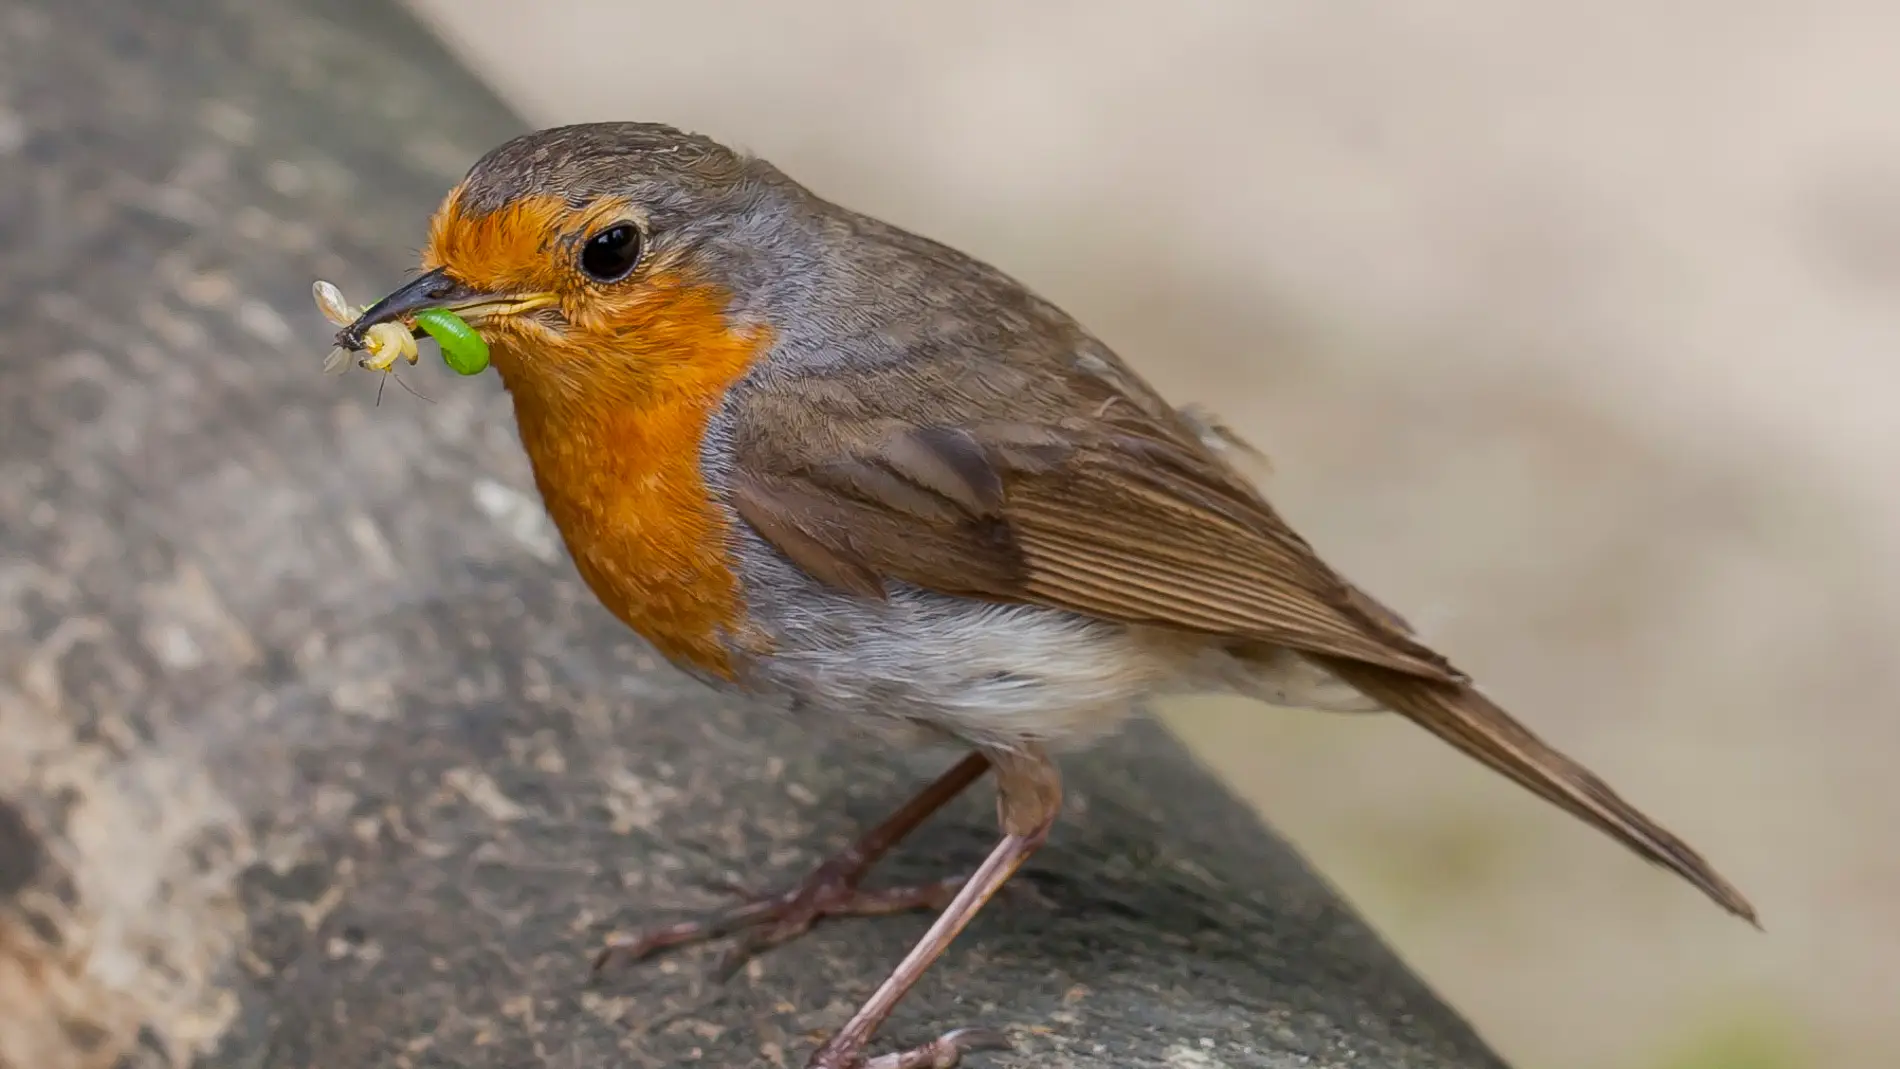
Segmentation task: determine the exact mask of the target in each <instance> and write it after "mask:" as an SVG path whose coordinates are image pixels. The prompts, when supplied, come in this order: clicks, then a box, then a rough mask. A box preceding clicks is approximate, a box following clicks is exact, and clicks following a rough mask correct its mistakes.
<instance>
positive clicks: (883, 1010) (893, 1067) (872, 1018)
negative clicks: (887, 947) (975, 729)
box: [806, 748, 1062, 1069]
mask: <svg viewBox="0 0 1900 1069" xmlns="http://www.w3.org/2000/svg"><path fill="white" fill-rule="evenodd" d="M990 760H991V763H992V764H993V765H994V766H995V768H996V793H997V799H996V809H997V817H998V819H999V821H1000V822H1001V824H1002V826H1003V840H1002V841H1001V842H999V843H997V844H996V849H994V850H992V851H990V856H989V857H988V858H987V859H985V860H984V862H983V864H982V866H981V867H979V868H978V869H977V870H976V872H975V873H973V874H972V875H971V876H970V878H969V879H968V880H967V881H965V882H964V884H963V888H962V890H960V891H958V892H957V896H956V898H955V899H954V900H952V901H951V903H950V905H949V906H947V907H945V909H944V911H943V913H942V915H941V916H939V917H938V918H937V922H936V923H935V924H932V925H931V926H930V930H929V931H928V932H925V933H924V937H923V938H922V939H921V940H919V941H918V943H917V945H916V946H914V947H912V948H911V951H910V953H909V954H907V955H905V956H904V960H903V961H901V962H899V963H898V965H897V968H895V969H893V970H891V974H890V976H889V977H887V978H886V979H885V981H884V982H883V983H882V984H879V985H878V988H877V990H876V991H873V992H872V993H871V997H870V998H869V999H867V1000H866V1001H865V1003H864V1005H863V1006H861V1007H859V1009H858V1012H857V1013H855V1014H852V1016H851V1019H850V1020H849V1021H846V1022H845V1024H844V1027H843V1028H840V1029H838V1031H837V1033H836V1034H834V1035H833V1036H832V1037H831V1038H830V1039H829V1040H827V1041H826V1042H825V1045H824V1046H822V1047H820V1048H818V1051H817V1053H815V1054H813V1055H812V1057H811V1061H809V1062H807V1063H806V1066H807V1069H952V1067H954V1066H955V1065H956V1064H957V1062H958V1061H959V1060H961V1058H962V1056H963V1054H964V1052H966V1051H972V1050H1000V1049H1004V1048H1007V1047H1008V1046H1009V1042H1008V1041H1007V1040H1005V1039H1004V1038H1003V1037H1002V1035H1000V1034H999V1033H996V1032H992V1031H989V1030H987V1029H976V1028H964V1029H959V1030H957V1031H955V1032H950V1033H947V1034H945V1035H944V1036H943V1037H942V1038H940V1039H938V1040H936V1041H935V1042H933V1043H928V1044H925V1045H924V1046H921V1047H916V1048H913V1049H911V1050H907V1051H901V1052H898V1053H895V1054H884V1055H880V1056H878V1057H876V1058H868V1059H867V1058H866V1057H865V1056H864V1048H865V1045H866V1044H867V1043H868V1042H869V1041H870V1039H871V1035H872V1034H873V1033H874V1032H876V1031H877V1029H878V1026H879V1025H881V1024H883V1023H884V1019H885V1018H887V1017H889V1016H890V1015H891V1011H892V1010H893V1009H895V1008H896V1007H897V1004H898V1003H899V1002H900V1001H902V1000H903V998H904V996H905V995H906V994H908V993H909V992H910V989H911V988H912V987H914V986H916V984H917V981H918V980H919V979H920V978H922V976H923V975H924V971H925V970H926V969H928V968H930V966H931V963H933V962H935V961H936V960H937V958H938V957H940V956H942V954H943V952H944V950H945V948H947V947H948V946H949V945H950V941H951V940H953V939H955V938H956V937H957V934H958V933H959V932H961V931H963V929H964V928H965V927H966V926H967V925H968V924H969V923H970V921H971V920H973V919H975V917H976V914H977V911H979V910H981V909H982V908H983V904H984V903H986V902H988V901H989V900H990V898H991V897H993V896H994V895H995V894H996V892H997V891H998V890H1001V889H1002V886H1003V884H1005V883H1007V882H1008V881H1009V878H1010V877H1011V876H1013V875H1015V874H1016V870H1017V869H1019V868H1021V867H1022V865H1023V862H1025V861H1027V860H1028V859H1029V855H1031V854H1033V853H1035V852H1036V850H1037V849H1038V848H1039V847H1041V846H1042V844H1043V842H1044V841H1045V840H1047V839H1048V837H1049V829H1050V827H1051V826H1052V825H1054V824H1055V821H1056V814H1057V813H1058V812H1060V810H1061V808H1062V778H1061V775H1060V774H1059V773H1058V772H1057V771H1056V766H1055V764H1054V763H1053V762H1051V761H1050V760H1049V758H1048V757H1047V756H1046V755H1044V754H1043V753H1042V752H1041V751H1040V750H1037V749H1034V748H1028V749H1024V750H1018V751H1014V752H1007V753H1004V752H999V753H994V754H991V755H990Z"/></svg>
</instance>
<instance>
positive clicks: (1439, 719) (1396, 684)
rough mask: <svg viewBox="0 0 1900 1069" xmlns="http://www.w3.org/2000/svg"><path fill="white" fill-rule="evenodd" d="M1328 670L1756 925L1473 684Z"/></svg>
mask: <svg viewBox="0 0 1900 1069" xmlns="http://www.w3.org/2000/svg"><path fill="white" fill-rule="evenodd" d="M1326 663H1327V666H1328V667H1329V668H1330V669H1331V670H1332V671H1333V672H1335V673H1336V674H1338V676H1339V677H1340V678H1341V679H1343V680H1345V681H1346V682H1347V683H1350V684H1352V685H1353V686H1354V687H1356V688H1358V689H1359V690H1360V691H1362V692H1364V693H1365V694H1366V696H1367V697H1370V698H1372V699H1374V700H1375V701H1377V702H1379V703H1380V704H1381V705H1384V706H1385V707H1386V708H1388V709H1391V710H1393V711H1394V712H1397V713H1402V714H1404V715H1405V716H1406V717H1408V718H1409V719H1411V720H1412V721H1413V722H1415V723H1417V724H1419V725H1420V726H1422V727H1424V728H1425V729H1426V730H1427V731H1430V732H1431V733H1432V734H1434V735H1436V736H1438V737H1439V738H1441V739H1443V740H1445V741H1446V742H1448V743H1450V744H1452V745H1453V746H1456V747H1457V748H1458V749H1460V750H1462V751H1464V752H1465V753H1466V754H1468V755H1470V756H1471V757H1474V758H1477V759H1478V760H1479V761H1481V762H1483V763H1484V764H1485V765H1487V766H1489V767H1490V768H1491V769H1493V770H1495V771H1497V772H1500V773H1503V774H1504V775H1505V776H1507V777H1509V778H1510V779H1512V780H1514V781H1516V782H1517V783H1518V784H1520V785H1521V786H1523V787H1525V788H1527V789H1528V790H1530V791H1531V792H1532V793H1534V794H1536V795H1538V796H1539V797H1541V798H1543V799H1544V800H1545V801H1548V802H1551V803H1552V804H1554V805H1556V806H1557V807H1558V808H1560V809H1562V810H1564V811H1565V812H1567V813H1569V814H1571V815H1572V816H1575V817H1578V818H1581V819H1582V820H1585V821H1588V822H1589V823H1591V824H1593V825H1595V826H1596V827H1598V828H1599V829H1601V830H1603V831H1604V832H1606V833H1608V834H1609V835H1610V836H1611V837H1612V838H1614V839H1616V840H1617V841H1618V842H1620V843H1622V844H1623V845H1624V846H1627V847H1629V848H1630V849H1631V850H1634V851H1636V853H1638V854H1640V855H1642V856H1643V857H1644V858H1647V859H1648V860H1650V861H1652V862H1655V863H1656V864H1658V865H1661V866H1662V867H1663V868H1666V869H1669V870H1670V871H1672V872H1674V873H1675V874H1676V875H1678V876H1681V877H1682V878H1683V879H1685V880H1688V881H1689V882H1690V883H1692V884H1694V885H1696V886H1697V887H1699V888H1701V890H1702V893H1703V894H1706V895H1708V896H1709V897H1710V898H1712V899H1714V900H1715V902H1716V903H1717V904H1718V905H1720V906H1721V907H1722V908H1723V909H1726V910H1728V911H1729V912H1730V913H1733V914H1735V915H1736V916H1738V917H1741V918H1743V919H1745V920H1747V921H1748V922H1749V923H1750V924H1753V925H1755V926H1756V927H1757V928H1759V927H1761V922H1760V921H1758V920H1756V919H1755V907H1754V906H1751V905H1749V903H1748V900H1747V899H1746V898H1743V897H1742V893H1741V892H1740V891H1737V890H1736V889H1735V888H1734V887H1733V886H1732V885H1731V884H1730V883H1729V882H1728V881H1727V880H1724V879H1723V878H1722V877H1721V876H1719V875H1717V874H1716V871H1715V869H1714V868H1713V867H1711V866H1710V865H1709V863H1708V862H1707V861H1704V860H1703V859H1702V856H1701V855H1700V854H1698V853H1696V852H1695V851H1694V850H1692V849H1690V848H1689V844H1687V843H1685V842H1683V841H1682V840H1681V839H1678V838H1676V837H1675V836H1674V835H1671V834H1669V832H1667V831H1665V830H1664V829H1663V827H1662V826H1661V825H1659V824H1657V823H1656V822H1655V821H1653V820H1651V819H1649V818H1648V817H1646V816H1644V815H1643V814H1642V813H1641V812H1639V811H1637V809H1636V807H1635V806H1632V805H1630V804H1629V803H1628V802H1625V801H1624V800H1623V799H1621V798H1619V797H1617V794H1616V792H1615V791H1613V790H1611V789H1610V786H1609V784H1607V783H1604V782H1603V781H1602V780H1600V779H1598V778H1597V777H1596V776H1595V775H1594V774H1592V773H1591V772H1590V771H1589V770H1588V769H1586V768H1584V767H1583V766H1582V765H1579V764H1577V763H1576V762H1575V761H1572V760H1571V759H1570V758H1568V757H1565V756H1564V755H1563V754H1561V753H1558V752H1557V751H1556V750H1555V749H1552V748H1551V746H1550V745H1549V744H1548V743H1546V742H1544V741H1543V740H1542V739H1540V738H1538V737H1537V736H1536V735H1533V734H1532V733H1531V732H1530V730H1529V729H1528V728H1526V727H1524V725H1522V724H1519V723H1518V722H1517V721H1516V720H1513V719H1512V718H1511V715H1510V714H1509V713H1506V712H1505V711H1504V710H1503V709H1500V708H1498V706H1497V705H1496V704H1495V703H1493V702H1492V701H1491V700H1490V699H1489V698H1486V697H1485V696H1484V695H1482V694H1480V693H1478V692H1477V691H1476V690H1473V689H1472V688H1470V687H1461V686H1457V685H1455V684H1447V683H1439V682H1434V681H1431V680H1425V679H1420V678H1417V677H1415V676H1408V675H1405V674H1403V673H1400V672H1395V671H1392V670H1391V669H1386V668H1378V667H1375V666H1372V665H1368V664H1364V663H1362V662H1358V661H1346V660H1337V659H1332V658H1328V659H1327V662H1326Z"/></svg>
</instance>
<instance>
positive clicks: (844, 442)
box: [732, 366, 1463, 681]
mask: <svg viewBox="0 0 1900 1069" xmlns="http://www.w3.org/2000/svg"><path fill="white" fill-rule="evenodd" d="M1014 370H1015V372H1016V373H1017V374H1020V373H1021V371H1022V369H1021V367H1020V366H1018V367H1017V368H1015V369H1014ZM1106 370H1108V371H1111V372H1114V374H1113V375H1112V376H1103V375H1087V374H1080V373H1074V374H1071V375H1069V376H1064V377H1062V378H1061V379H1060V380H1058V381H1059V388H1050V383H1051V381H1052V380H1049V379H1047V378H1043V379H1037V378H1035V377H1033V376H1032V377H1029V378H1025V379H1023V380H1022V382H1021V383H1019V385H1022V386H1024V387H1025V388H1024V389H1023V390H1022V391H1020V392H1017V393H1014V394H1011V393H1008V392H1007V391H1004V390H997V389H983V388H979V387H975V386H973V385H972V384H971V383H969V382H967V381H959V382H956V383H946V382H943V381H941V380H937V381H933V380H932V379H931V378H930V377H929V376H927V375H921V374H917V373H915V371H914V369H913V370H912V372H911V373H908V374H890V375H886V376H883V377H881V378H878V379H876V380H875V381H873V382H870V383H868V384H867V383H865V382H860V383H858V384H857V389H855V390H853V391H851V394H850V395H849V396H847V395H845V394H844V393H842V392H841V390H840V384H839V383H837V382H836V381H833V380H831V379H830V378H828V377H809V378H803V379H791V380H789V381H786V380H781V381H779V382H775V383H773V384H772V385H771V386H770V387H768V388H766V389H764V390H761V391H759V392H757V394H756V395H754V396H752V397H749V398H745V399H741V400H740V401H738V402H737V403H738V406H739V410H738V412H737V413H736V415H737V419H736V424H737V426H738V428H739V437H738V442H737V454H736V457H735V459H736V461H737V463H736V473H737V474H736V477H735V480H734V485H733V487H732V493H733V502H734V505H735V508H736V510H737V511H738V513H739V514H740V516H741V517H742V518H743V519H744V520H745V521H746V522H747V523H749V524H750V525H751V526H752V527H753V528H754V529H756V530H757V531H758V532H759V533H760V535H761V536H763V537H764V538H765V539H767V540H768V541H770V542H771V543H773V544H774V545H775V546H777V547H778V548H779V549H780V550H781V551H782V552H784V553H785V554H786V555H787V556H788V557H790V558H791V559H792V560H794V561H796V562H797V563H798V564H800V565H801V566H802V567H804V568H805V569H806V570H807V571H809V572H811V573H812V574H813V575H815V576H818V577H820V578H821V579H824V580H826V581H828V582H831V583H834V584H836V585H839V586H842V587H845V588H848V589H851V590H855V591H858V592H860V593H863V594H865V595H867V596H882V593H883V590H884V583H885V581H886V580H898V581H902V582H905V583H909V584H912V585H915V586H919V587H923V588H926V589H929V590H935V591H939V592H942V593H947V594H956V595H962V596H966V597H972V598H980V599H986V600H993V601H1004V602H1023V603H1030V604H1037V605H1045V606H1049V607H1052V608H1059V609H1066V610H1069V611H1072V612H1077V613H1082V614H1086V615H1090V616H1095V617H1099V618H1103V619H1110V620H1117V621H1122V622H1126V623H1133V624H1144V625H1149V626H1155V627H1162V628H1173V629H1179V630H1186V631H1195V632H1201V633H1206V634H1210V635H1219V636H1223V637H1229V638H1233V639H1237V640H1247V641H1258V642H1263V643H1270V644H1273V645H1279V646H1286V647H1289V648H1292V649H1296V650H1301V651H1305V652H1309V653H1315V654H1328V655H1334V656H1339V657H1346V658H1350V659H1353V660H1358V661H1364V662H1367V663H1371V664H1376V665H1380V666H1382V667H1386V668H1390V669H1395V670H1398V671H1400V672H1404V673H1408V674H1411V675H1416V676H1423V677H1427V678H1432V679H1439V680H1445V681H1459V680H1462V679H1463V677H1462V676H1461V675H1460V674H1459V673H1458V672H1457V671H1456V670H1455V669H1453V668H1452V667H1451V666H1450V665H1449V664H1448V663H1446V661H1445V660H1444V659H1443V658H1442V657H1440V656H1439V655H1438V654H1436V653H1434V652H1432V651H1431V650H1429V649H1426V648H1425V647H1423V646H1421V645H1419V644H1418V643H1416V642H1415V641H1413V640H1412V639H1411V638H1410V637H1408V636H1407V635H1406V633H1405V631H1404V628H1403V624H1402V622H1400V621H1397V620H1396V619H1395V618H1394V617H1392V616H1391V615H1390V614H1389V613H1388V612H1386V611H1385V610H1384V609H1383V608H1382V607H1381V606H1378V605H1377V604H1376V603H1374V602H1372V601H1371V600H1370V599H1369V598H1366V597H1365V596H1364V595H1362V594H1360V593H1359V592H1357V591H1356V590H1354V589H1353V588H1352V587H1351V586H1350V585H1349V584H1347V583H1346V582H1345V581H1343V580H1342V579H1341V578H1340V577H1339V576H1338V575H1336V574H1335V573H1334V572H1333V571H1332V570H1331V569H1329V568H1328V567H1327V566H1326V565H1325V564H1324V563H1322V562H1321V561H1320V560H1319V558H1318V557H1317V556H1316V555H1315V554H1314V553H1313V551H1312V549H1311V548H1310V547H1309V546H1308V545H1307V544H1306V543H1305V542H1304V541H1303V540H1302V539H1301V538H1300V537H1299V536H1298V535H1296V534H1295V533H1294V532H1293V531H1292V530H1291V529H1290V528H1289V527H1288V526H1287V525H1286V523H1285V522H1284V521H1282V520H1281V519H1280V517H1279V516H1278V515H1277V514H1276V513H1275V512H1274V511H1273V509H1272V508H1271V507H1270V506H1269V505H1268V504H1267V503H1266V501H1265V500H1264V499H1262V497H1261V496H1260V494H1259V493H1258V492H1257V491H1256V490H1255V489H1254V488H1253V487H1252V485H1251V484H1249V483H1248V482H1247V481H1246V480H1245V479H1244V478H1242V477H1241V476H1240V475H1239V474H1238V473H1237V472H1236V471H1235V470H1234V469H1233V468H1232V467H1230V466H1229V465H1228V464H1227V462H1226V461H1225V460H1224V459H1222V458H1221V457H1220V456H1218V455H1216V453H1215V452H1214V451H1213V450H1211V449H1209V448H1208V446H1207V445H1206V444H1205V443H1204V441H1203V437H1202V435H1201V434H1200V433H1199V431H1198V428H1197V425H1196V424H1195V423H1194V422H1193V421H1191V420H1188V419H1184V418H1183V417H1182V416H1181V415H1180V414H1179V413H1178V412H1176V411H1175V410H1174V409H1172V408H1168V407H1166V406H1163V405H1160V404H1158V403H1157V401H1158V399H1156V398H1154V397H1153V396H1152V395H1151V394H1149V393H1148V392H1147V391H1146V390H1145V389H1144V388H1143V387H1141V385H1140V384H1139V382H1138V381H1136V380H1133V378H1132V376H1127V374H1126V372H1123V371H1121V369H1119V368H1115V367H1109V368H1107V369H1106ZM991 385H994V384H991ZM866 397H875V398H876V399H877V400H876V403H875V405H872V404H869V403H867V402H866V401H864V400H863V399H864V398H866ZM897 413H903V415H897Z"/></svg>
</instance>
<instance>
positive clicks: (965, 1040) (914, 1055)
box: [805, 1028, 1010, 1069]
mask: <svg viewBox="0 0 1900 1069" xmlns="http://www.w3.org/2000/svg"><path fill="white" fill-rule="evenodd" d="M1009 1046H1010V1045H1009V1040H1008V1039H1007V1038H1005V1037H1004V1036H1003V1034H1002V1033H1001V1032H993V1031H991V1030H989V1029H987V1028H959V1029H957V1030H956V1031H954V1032H948V1033H945V1034H944V1035H943V1036H941V1037H939V1038H938V1039H937V1040H935V1041H934V1042H931V1043H926V1044H924V1045H923V1046H921V1047H913V1048H911V1049H910V1050H906V1051H899V1052H897V1053H894V1054H880V1055H878V1056H877V1057H875V1058H866V1057H865V1056H864V1050H863V1048H862V1047H858V1048H857V1049H847V1048H846V1047H844V1046H839V1047H835V1048H834V1047H833V1046H832V1045H831V1044H829V1043H827V1044H825V1045H824V1046H823V1047H820V1048H819V1049H818V1053H816V1054H814V1055H812V1058H811V1061H809V1062H807V1063H805V1064H806V1069H956V1066H957V1065H959V1064H960V1063H961V1062H962V1061H963V1056H964V1055H965V1054H967V1053H969V1052H971V1051H978V1050H1008V1049H1009Z"/></svg>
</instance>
